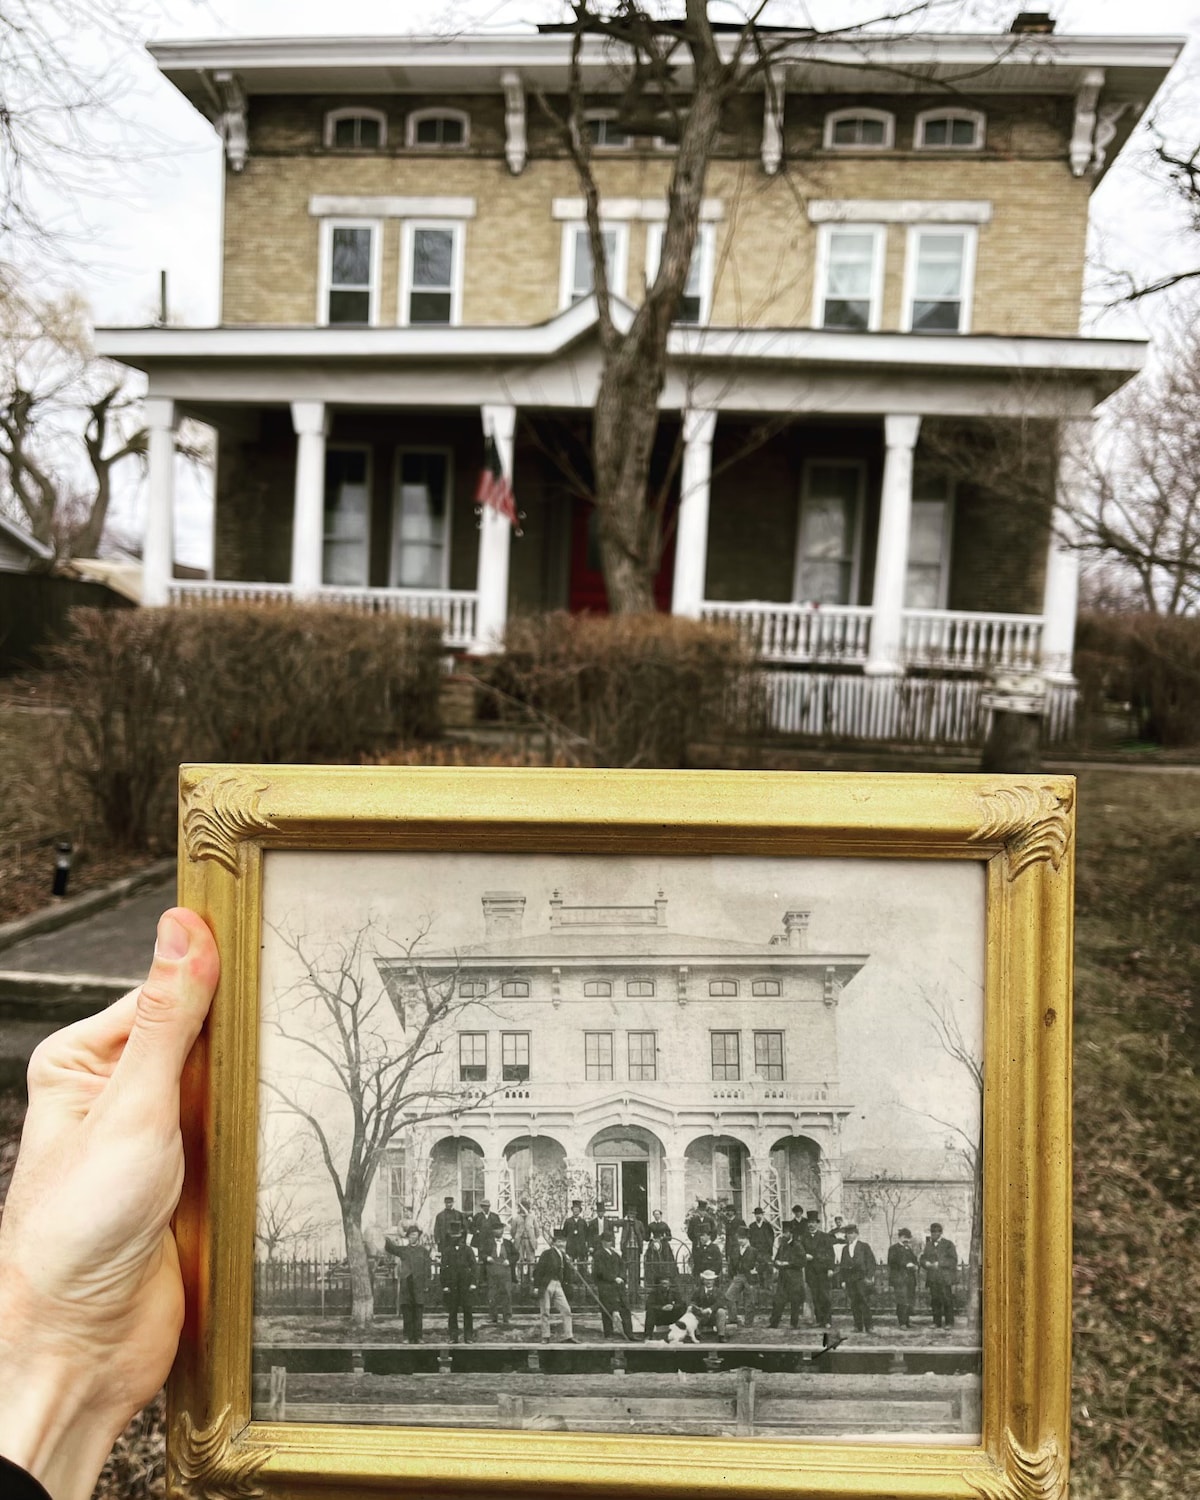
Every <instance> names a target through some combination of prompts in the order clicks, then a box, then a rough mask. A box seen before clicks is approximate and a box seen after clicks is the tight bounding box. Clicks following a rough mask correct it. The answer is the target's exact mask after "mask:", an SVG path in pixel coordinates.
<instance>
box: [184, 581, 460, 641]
mask: <svg viewBox="0 0 1200 1500" xmlns="http://www.w3.org/2000/svg"><path fill="white" fill-rule="evenodd" d="M293 598H294V595H293V593H292V587H291V585H290V584H287V583H229V582H225V581H219V582H218V581H215V580H210V579H198V580H193V579H176V580H175V581H174V582H173V583H172V584H171V592H170V600H171V603H172V604H179V605H185V606H186V605H205V604H287V603H290V602H291V600H292V599H293ZM477 599H478V596H477V594H476V593H475V591H474V590H473V589H371V588H339V587H334V586H332V585H329V586H327V587H325V588H322V589H321V591H320V593H319V594H317V595H316V597H315V598H314V599H313V600H311V601H310V602H312V603H314V604H329V605H333V606H335V607H337V608H339V609H351V610H355V611H356V612H357V613H359V614H365V615H412V616H415V617H416V618H417V619H421V620H440V621H441V622H442V627H443V630H444V634H445V639H446V645H447V646H450V647H452V648H453V649H455V650H465V649H466V648H467V647H469V646H471V645H473V644H474V641H475V614H476V603H477Z"/></svg>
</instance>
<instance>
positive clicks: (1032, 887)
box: [168, 765, 1074, 1500]
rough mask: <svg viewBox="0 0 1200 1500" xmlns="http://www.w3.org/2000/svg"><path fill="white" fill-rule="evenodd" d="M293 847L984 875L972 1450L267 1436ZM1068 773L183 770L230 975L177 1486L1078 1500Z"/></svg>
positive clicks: (221, 999)
mask: <svg viewBox="0 0 1200 1500" xmlns="http://www.w3.org/2000/svg"><path fill="white" fill-rule="evenodd" d="M273 850H307V851H331V852H334V851H349V852H356V851H378V850H389V851H418V852H426V853H439V852H447V851H456V852H459V853H467V854H486V853H533V854H537V855H546V854H554V853H562V854H570V855H576V856H578V855H590V854H620V855H632V856H654V857H661V856H664V855H678V854H686V855H698V856H713V855H753V856H762V855H767V856H772V857H784V858H792V857H796V858H806V859H807V858H825V857H835V858H840V859H872V860H880V859H881V860H896V859H903V860H918V861H924V860H940V861H975V862H978V863H979V864H980V865H981V866H982V868H983V883H984V889H985V890H986V917H985V924H986V927H985V930H986V956H985V960H984V963H985V969H984V974H985V989H984V996H985V998H984V1035H985V1049H984V1061H985V1066H984V1088H983V1138H984V1141H985V1142H986V1147H985V1149H984V1153H983V1205H984V1210H983V1257H982V1264H983V1277H982V1345H983V1382H982V1410H981V1426H982V1441H981V1442H980V1443H979V1444H978V1445H977V1446H961V1445H954V1444H949V1443H939V1442H938V1441H937V1440H936V1438H935V1439H934V1440H933V1441H930V1442H928V1443H927V1442H924V1441H904V1442H890V1443H889V1442H884V1443H878V1444H875V1443H871V1444H860V1443H851V1444H847V1443H843V1442H838V1441H829V1440H824V1439H818V1440H811V1441H810V1440H808V1439H803V1440H787V1441H778V1440H773V1439H763V1440H758V1439H743V1438H736V1437H733V1438H727V1437H706V1438H704V1439H703V1440H697V1439H696V1438H694V1437H677V1436H659V1435H643V1434H640V1433H639V1434H624V1433H622V1434H612V1433H595V1432H562V1431H516V1430H512V1431H508V1430H494V1429H491V1428H488V1429H468V1428H454V1429H450V1428H428V1427H424V1428H419V1429H418V1428H390V1427H381V1426H363V1425H359V1426H340V1425H328V1426H325V1425H318V1424H315V1423H314V1424H300V1423H283V1422H278V1421H276V1422H270V1421H258V1420H252V1418H251V1411H252V1394H253V1391H252V1379H253V1377H252V1369H251V1357H250V1356H251V1339H252V1331H251V1330H252V1321H251V1320H252V1310H253V1309H252V1301H253V1279H252V1278H253V1264H252V1254H251V1247H252V1245H253V1244H254V1234H255V1193H256V1154H255V1153H256V1108H257V1104H256V1092H257V1077H258V1073H257V1068H258V1046H259V1033H258V1014H257V1012H258V986H259V956H260V948H261V935H262V924H263V868H264V857H265V856H266V855H268V854H269V853H270V851H273ZM1073 864H1074V782H1073V780H1072V779H1071V778H1068V777H1042V776H1025V777H990V776H989V777H984V776H951V775H946V776H942V775H930V776H916V775H911V776H910V775H890V774H878V775H850V774H840V773H830V774H824V773H820V774H818V773H813V774H776V773H761V774H760V773H753V772H732V773H725V772H719V773H709V772H673V773H660V772H650V771H647V772H639V771H603V770H600V771H595V770H591V771H589V770H561V771H559V770H546V771H541V770H525V769H515V770H507V769H486V770H476V769H425V768H388V769H373V768H357V767H354V768H345V767H330V768H326V767H302V766H272V767H262V766H217V765H197V766H186V767H184V768H183V769H182V770H181V774H180V839H179V895H180V901H181V903H182V904H184V905H185V906H188V907H190V908H191V909H192V910H194V911H196V912H198V913H199V914H200V915H201V916H203V917H204V918H205V919H206V921H208V923H209V924H210V926H211V927H212V929H213V931H214V933H215V935H216V938H217V942H218V946H219V948H220V952H221V957H222V974H221V980H220V985H219V988H218V991H217V995H216V999H215V1001H214V1004H213V1008H212V1013H211V1016H210V1019H209V1022H208V1025H207V1027H206V1029H205V1031H204V1033H203V1035H202V1037H201V1039H200V1041H199V1043H198V1044H197V1047H196V1049H195V1051H194V1053H193V1055H192V1058H191V1061H190V1063H189V1065H188V1068H187V1071H186V1074H185V1078H184V1087H183V1121H184V1126H183V1129H184V1140H185V1149H186V1156H187V1176H186V1182H185V1185H184V1190H183V1197H182V1200H181V1203H180V1206H179V1211H178V1215H177V1219H176V1234H177V1238H178V1242H179V1249H180V1259H181V1264H182V1268H183V1275H184V1282H185V1287H186V1292H187V1309H188V1310H187V1318H186V1324H185V1328H184V1333H183V1339H182V1342H181V1345H180V1351H179V1356H178V1359H177V1362H176V1365H175V1369H174V1372H173V1374H172V1377H171V1381H170V1385H169V1390H168V1408H169V1409H168V1423H169V1429H168V1494H169V1495H171V1496H172V1497H176V1500H185V1497H186V1500H200V1497H206V1500H215V1497H218V1496H229V1497H235V1496H236V1497H249V1496H253V1495H258V1494H262V1495H265V1496H278V1497H285V1496H286V1497H291V1496H297V1495H300V1494H302V1493H303V1494H306V1495H309V1494H311V1493H312V1492H313V1491H314V1490H319V1489H322V1488H325V1489H327V1490H328V1491H329V1492H330V1493H331V1494H336V1495H337V1496H338V1497H339V1500H341V1497H354V1496H362V1497H364V1500H365V1497H366V1496H368V1495H376V1494H379V1493H381V1492H382V1491H381V1487H384V1488H386V1487H387V1486H388V1485H393V1486H395V1487H396V1488H403V1489H404V1490H405V1491H406V1492H409V1493H414V1494H424V1493H428V1492H430V1491H436V1492H437V1493H461V1494H475V1493H478V1494H483V1493H486V1494H488V1495H491V1496H495V1495H497V1494H510V1493H511V1494H520V1495H528V1494H531V1493H544V1494H547V1495H564V1496H569V1495H580V1496H582V1495H598V1494H608V1493H612V1494H617V1493H620V1494H623V1495H630V1496H633V1495H650V1494H654V1495H656V1496H668V1495H669V1496H679V1497H682V1496H685V1495H689V1494H692V1495H717V1494H722V1495H724V1494H730V1495H746V1496H749V1495H756V1496H767V1495H780V1496H782V1495H788V1496H810V1497H818V1496H822V1497H824V1496H837V1497H845V1500H849V1497H852V1496H853V1497H860V1500H874V1497H878V1496H882V1495H888V1496H904V1497H911V1500H918V1497H921V1500H935V1497H936V1500H980V1497H983V1500H1035V1497H1037V1500H1060V1497H1065V1495H1066V1492H1067V1464H1068V1448H1069V1411H1070V1403H1069V1375H1070V1329H1071V1276H1070V1265H1071V1193H1070V1189H1071V1179H1070V1160H1071V1155H1070V1152H1071V1122H1070V1107H1071V1106H1070V1101H1071V962H1072V891H1073Z"/></svg>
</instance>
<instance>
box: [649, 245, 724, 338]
mask: <svg viewBox="0 0 1200 1500" xmlns="http://www.w3.org/2000/svg"><path fill="white" fill-rule="evenodd" d="M666 232H667V227H666V225H665V224H659V223H651V224H649V225H647V227H646V285H647V286H649V285H650V284H651V283H652V282H653V281H654V278H655V277H656V276H657V275H658V267H659V264H660V263H661V261H662V247H663V237H664V236H665V234H666ZM715 241H716V226H715V225H713V224H701V225H700V226H699V228H698V229H697V231H696V243H695V245H694V246H693V247H692V261H691V265H689V267H688V274H687V280H686V281H685V282H684V284H683V291H682V293H681V294H680V297H679V306H678V307H677V308H676V310H675V321H676V322H677V323H707V322H708V319H709V314H710V312H711V310H712V283H713V247H714V244H715Z"/></svg>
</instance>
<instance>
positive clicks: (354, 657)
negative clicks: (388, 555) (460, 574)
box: [54, 606, 442, 848]
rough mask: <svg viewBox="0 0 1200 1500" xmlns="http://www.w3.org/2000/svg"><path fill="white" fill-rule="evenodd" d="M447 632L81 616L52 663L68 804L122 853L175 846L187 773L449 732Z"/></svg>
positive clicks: (281, 612) (307, 622)
mask: <svg viewBox="0 0 1200 1500" xmlns="http://www.w3.org/2000/svg"><path fill="white" fill-rule="evenodd" d="M441 650H442V645H441V631H440V627H439V626H438V625H437V623H436V622H433V621H428V620H411V619H408V618H406V617H403V616H394V615H374V616H372V615H357V614H351V613H348V612H342V611H336V610H328V609H324V608H304V607H302V606H291V607H288V608H285V609H271V610H264V609H257V608H255V607H254V606H245V607H242V608H229V609H219V610H218V609H213V610H175V609H160V610H139V611H129V612H125V611H121V612H104V613H101V612H98V611H94V610H80V611H77V612H76V613H75V614H74V615H73V616H72V621H71V633H70V635H69V637H68V639H67V640H66V641H65V642H64V643H63V644H62V645H61V646H60V647H58V648H57V649H56V650H55V652H54V663H55V666H56V667H57V669H58V671H59V673H60V674H61V676H62V679H63V680H64V682H65V684H66V687H67V697H68V701H69V707H70V715H71V727H70V733H69V734H68V736H67V743H66V746H65V750H64V768H63V769H64V778H65V783H66V785H65V791H66V793H67V798H68V800H69V801H71V802H74V803H78V804H80V805H82V806H85V807H86V808H87V809H88V812H89V816H90V817H91V818H92V819H94V820H95V822H96V823H97V824H98V825H99V826H100V827H101V828H102V830H103V832H104V834H105V836H106V838H107V839H108V841H109V842H110V843H112V844H115V845H118V846H122V847H130V848H145V847H153V846H154V845H155V844H162V845H169V843H170V841H171V838H172V829H173V824H174V815H173V812H172V808H173V804H174V795H175V772H176V768H177V767H178V765H179V763H180V762H181V761H184V760H214V761H230V760H234V761H236V760H241V761H264V762H273V763H282V762H307V761H316V762H322V761H345V760H352V759H354V758H355V757H357V756H359V755H362V754H369V753H371V752H376V751H379V750H381V749H383V748H384V747H385V746H387V745H390V744H394V743H395V742H397V741H403V740H409V739H420V738H424V737H428V736H430V735H434V734H436V733H437V730H438V692H439V688H440V678H441V670H440V662H441Z"/></svg>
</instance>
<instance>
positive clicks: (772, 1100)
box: [375, 890, 867, 1235]
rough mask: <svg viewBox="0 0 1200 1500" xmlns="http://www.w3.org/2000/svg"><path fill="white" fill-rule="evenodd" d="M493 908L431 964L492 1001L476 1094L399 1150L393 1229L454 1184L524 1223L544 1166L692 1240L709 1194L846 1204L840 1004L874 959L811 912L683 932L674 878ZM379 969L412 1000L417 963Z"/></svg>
mask: <svg viewBox="0 0 1200 1500" xmlns="http://www.w3.org/2000/svg"><path fill="white" fill-rule="evenodd" d="M481 905H482V910H481V913H480V921H479V928H480V932H481V937H482V940H481V941H479V942H477V943H468V944H464V945H462V946H460V947H458V948H456V949H455V950H453V951H449V950H447V951H444V952H442V953H436V954H423V955H422V957H421V959H420V965H421V968H422V970H424V971H426V972H427V973H431V974H433V975H436V974H437V973H438V971H439V970H441V971H443V972H446V973H447V974H448V975H452V976H454V979H453V982H454V983H456V984H457V986H458V991H459V996H460V997H461V998H466V999H470V1000H476V999H477V1001H478V1003H477V1004H474V1005H471V1006H469V1007H468V1008H466V1009H464V1010H462V1011H460V1012H459V1013H458V1015H457V1018H456V1034H455V1036H454V1038H453V1043H452V1045H453V1047H454V1048H455V1049H456V1052H455V1055H454V1056H453V1057H452V1058H451V1059H450V1066H451V1067H452V1068H453V1069H454V1070H455V1078H456V1080H457V1083H458V1084H459V1085H461V1087H462V1088H464V1089H467V1090H470V1091H473V1092H474V1094H475V1095H476V1096H477V1103H475V1104H474V1105H473V1106H472V1107H470V1108H468V1109H467V1110H466V1111H465V1112H463V1113H459V1114H456V1113H454V1112H452V1111H450V1110H449V1109H448V1111H447V1113H446V1114H445V1115H444V1116H443V1117H439V1118H435V1119H432V1120H429V1121H424V1122H422V1124H421V1125H420V1126H419V1127H417V1129H416V1130H415V1131H414V1133H413V1135H412V1136H411V1137H410V1138H409V1139H408V1140H407V1141H406V1143H405V1145H404V1146H402V1147H399V1148H397V1149H396V1150H395V1151H394V1152H393V1153H392V1155H391V1157H390V1159H389V1162H388V1164H387V1165H386V1167H385V1169H384V1171H383V1172H381V1174H380V1179H379V1190H378V1193H377V1195H376V1202H375V1214H376V1220H377V1227H378V1228H390V1227H392V1226H393V1225H395V1224H397V1223H400V1222H404V1221H407V1220H408V1219H410V1218H415V1219H417V1220H418V1221H419V1222H422V1223H423V1224H425V1225H426V1227H427V1225H428V1222H430V1221H432V1218H433V1215H434V1213H435V1212H436V1211H437V1210H438V1209H439V1208H440V1207H441V1206H442V1200H443V1198H444V1197H445V1196H447V1195H453V1197H454V1198H455V1200H456V1202H458V1203H459V1204H460V1206H462V1207H464V1208H466V1209H468V1210H472V1209H474V1208H475V1207H477V1206H478V1204H479V1203H480V1202H481V1201H482V1200H483V1199H484V1198H485V1197H486V1198H488V1199H489V1200H490V1201H491V1204H492V1206H493V1208H496V1209H498V1211H499V1212H500V1213H501V1214H502V1215H507V1214H508V1213H509V1212H511V1211H512V1209H513V1208H514V1207H515V1205H516V1204H517V1203H518V1202H519V1200H520V1199H521V1198H522V1197H523V1196H525V1195H526V1194H527V1193H530V1192H531V1190H532V1187H531V1184H532V1185H536V1181H537V1179H539V1178H540V1179H541V1180H542V1181H555V1182H557V1183H559V1184H569V1185H570V1192H571V1195H572V1196H575V1195H578V1196H583V1197H584V1198H585V1199H586V1200H591V1199H593V1198H594V1199H603V1201H604V1202H605V1204H606V1205H607V1207H608V1209H609V1211H610V1212H613V1213H616V1214H618V1215H619V1214H621V1213H623V1212H625V1211H627V1210H632V1211H633V1212H634V1213H635V1214H636V1215H637V1216H638V1218H640V1219H641V1220H642V1221H643V1222H647V1221H648V1220H649V1218H650V1215H651V1213H652V1212H653V1210H655V1209H661V1210H662V1211H663V1213H664V1215H665V1217H666V1220H667V1223H668V1224H670V1225H671V1226H672V1228H673V1229H674V1231H675V1233H676V1235H679V1234H681V1233H682V1230H683V1224H684V1220H685V1218H686V1215H687V1213H688V1211H689V1210H690V1209H691V1207H692V1206H693V1205H694V1204H695V1201H696V1199H697V1198H701V1197H702V1198H707V1199H709V1200H710V1201H717V1202H722V1201H727V1202H730V1203H732V1204H733V1205H734V1207H735V1208H736V1209H737V1210H738V1211H739V1212H740V1213H742V1214H743V1215H745V1216H746V1217H747V1218H748V1217H749V1216H750V1214H751V1212H752V1210H753V1208H754V1206H755V1205H756V1204H758V1203H761V1204H762V1205H763V1206H764V1208H765V1209H766V1210H767V1213H768V1215H769V1216H770V1217H771V1218H773V1219H775V1220H776V1221H778V1219H779V1217H780V1214H781V1213H782V1215H783V1217H786V1216H787V1213H788V1211H789V1210H790V1207H791V1205H792V1203H794V1202H801V1203H803V1204H804V1205H805V1207H806V1208H812V1207H818V1206H819V1207H820V1208H821V1209H822V1211H823V1214H825V1215H832V1214H833V1213H838V1212H840V1211H841V1207H842V1203H841V1198H842V1181H841V1146H840V1136H841V1127H842V1122H843V1119H844V1118H845V1116H846V1115H847V1114H848V1113H849V1112H850V1108H851V1105H850V1103H849V1102H848V1101H847V1100H845V1099H844V1098H843V1092H842V1088H841V1084H840V1080H839V1063H838V1034H837V1011H838V1001H839V997H840V995H841V992H842V990H843V988H844V987H845V986H847V985H849V984H851V983H852V982H853V980H854V977H855V975H857V974H858V972H859V971H860V969H861V968H862V967H863V965H864V963H865V962H866V959H867V955H865V954H861V953H832V952H830V953H826V952H814V951H812V950H811V949H810V948H809V946H808V941H807V929H808V918H809V914H808V912H807V911H802V910H788V911H787V912H786V913H785V914H784V916H783V921H782V925H779V924H778V923H774V927H775V930H773V931H770V930H767V928H766V926H764V930H763V931H762V932H761V933H758V932H747V933H745V935H744V936H742V937H740V938H730V937H725V936H719V935H715V934H713V933H697V932H689V931H685V930H679V928H678V927H677V926H676V924H675V923H673V922H672V916H671V910H670V901H669V898H668V896H667V895H666V894H665V893H664V892H663V891H661V890H660V891H659V892H658V893H657V895H656V896H654V898H653V899H652V900H650V901H648V902H647V903H646V904H645V905H590V904H576V903H573V902H571V901H570V900H569V899H568V897H567V894H566V893H564V892H561V891H557V890H556V891H555V892H554V893H553V894H552V896H551V898H550V901H549V910H548V911H546V912H544V913H543V912H534V911H527V909H526V908H527V900H526V896H525V895H524V894H523V893H522V892H520V891H518V890H504V891H490V892H486V893H484V894H483V896H482V901H481ZM683 925H686V924H683ZM379 968H380V972H381V974H382V975H383V978H384V981H385V983H386V984H387V985H388V989H389V993H390V994H391V995H392V997H393V1000H394V1001H395V1002H396V1003H397V1005H402V1004H403V995H404V989H405V985H406V983H408V982H409V976H410V974H411V968H410V966H409V965H408V964H407V963H405V962H404V961H403V960H398V961H397V960H387V959H380V960H379ZM589 1206H590V1202H589ZM380 1221H381V1222H380Z"/></svg>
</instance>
